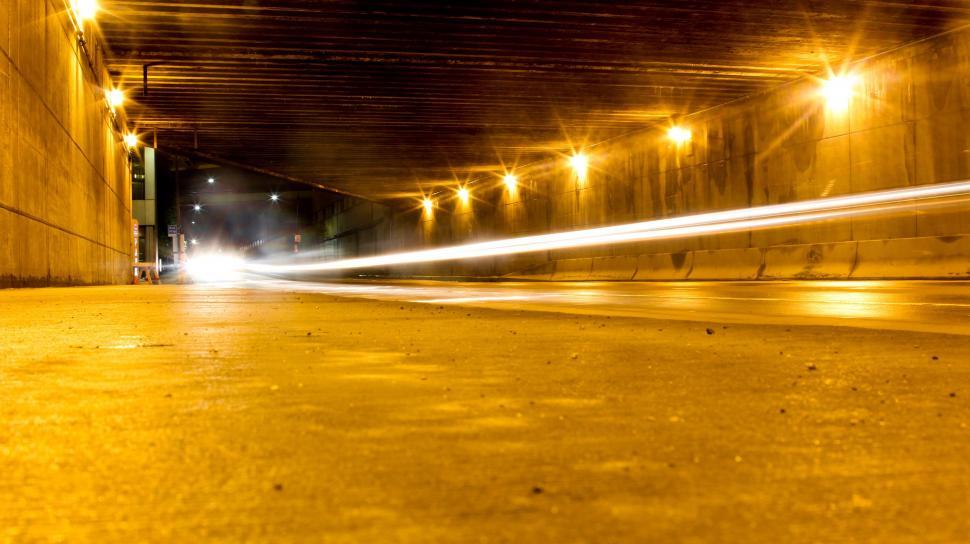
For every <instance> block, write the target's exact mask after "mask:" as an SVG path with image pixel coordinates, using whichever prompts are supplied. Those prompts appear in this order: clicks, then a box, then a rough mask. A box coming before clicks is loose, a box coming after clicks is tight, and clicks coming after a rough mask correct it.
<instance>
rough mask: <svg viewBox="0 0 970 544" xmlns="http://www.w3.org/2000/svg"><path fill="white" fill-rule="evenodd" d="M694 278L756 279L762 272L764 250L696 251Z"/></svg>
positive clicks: (692, 269) (692, 273)
mask: <svg viewBox="0 0 970 544" xmlns="http://www.w3.org/2000/svg"><path fill="white" fill-rule="evenodd" d="M693 254H694V263H693V267H692V268H691V271H690V275H689V276H688V278H689V279H692V280H754V279H758V276H759V275H760V274H761V267H762V263H763V262H764V252H763V250H762V249H760V248H739V249H712V250H698V251H694V252H693Z"/></svg>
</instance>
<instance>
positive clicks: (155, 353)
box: [0, 282, 970, 543]
mask: <svg viewBox="0 0 970 544" xmlns="http://www.w3.org/2000/svg"><path fill="white" fill-rule="evenodd" d="M255 287H256V285H255V284H249V287H248V288H244V287H242V286H241V285H238V284H237V285H235V286H230V287H226V286H211V285H188V286H175V285H162V286H148V285H141V286H122V287H91V288H69V289H35V290H8V291H0V308H2V310H3V311H0V542H35V541H39V542H98V543H104V542H240V541H251V542H308V543H309V542H314V543H315V542H337V543H342V542H420V543H425V542H449V543H451V542H454V543H466V542H567V543H568V542H588V543H599V542H613V543H621V542H744V543H747V542H796V543H798V542H914V543H915V542H920V543H924V542H940V543H944V542H945V543H950V542H966V541H970V517H968V516H967V515H966V514H967V511H968V508H970V465H968V464H967V462H966V460H967V457H968V455H970V429H968V425H970V338H967V336H965V331H964V330H963V328H962V327H963V324H962V323H961V322H960V319H961V316H965V304H964V302H965V300H966V295H965V294H964V293H963V291H964V290H965V289H966V286H965V284H957V283H953V284H949V283H931V284H910V283H906V284H902V283H878V284H835V285H832V286H828V285H827V284H823V283H811V284H743V285H741V284H699V283H698V284H693V283H692V284H638V285H624V284H565V285H545V284H543V285H538V284H521V285H517V284H501V285H497V284H442V285H437V284H430V283H424V282H419V283H394V284H377V283H359V282H353V283H339V284H327V285H310V284H285V285H282V284H276V285H270V284H262V285H260V286H259V287H260V288H255ZM332 293H338V294H340V295H342V296H339V297H338V296H334V295H333V294H332ZM348 295H353V296H348ZM375 299H376V300H375ZM550 309H551V310H554V312H548V311H533V310H550ZM846 324H849V325H858V324H863V325H866V326H861V327H859V326H848V327H847V326H841V325H846ZM831 325H836V326H831ZM944 330H946V331H947V333H943V332H941V331H944ZM930 331H932V332H930ZM950 333H957V334H950Z"/></svg>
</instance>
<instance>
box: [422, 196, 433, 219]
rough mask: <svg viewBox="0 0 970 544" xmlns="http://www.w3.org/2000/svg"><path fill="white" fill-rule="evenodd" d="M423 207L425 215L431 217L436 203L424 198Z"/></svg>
mask: <svg viewBox="0 0 970 544" xmlns="http://www.w3.org/2000/svg"><path fill="white" fill-rule="evenodd" d="M421 206H423V207H424V213H425V214H426V215H429V216H430V215H431V214H432V213H433V212H434V201H433V200H431V199H430V198H428V197H424V199H423V200H422V201H421Z"/></svg>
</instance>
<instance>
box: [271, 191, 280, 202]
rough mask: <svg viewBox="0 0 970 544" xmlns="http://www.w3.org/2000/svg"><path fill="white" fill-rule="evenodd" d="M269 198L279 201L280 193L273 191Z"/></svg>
mask: <svg viewBox="0 0 970 544" xmlns="http://www.w3.org/2000/svg"><path fill="white" fill-rule="evenodd" d="M269 199H270V200H272V201H273V202H279V201H280V195H278V194H276V193H273V194H271V195H269Z"/></svg>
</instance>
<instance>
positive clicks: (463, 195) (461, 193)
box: [458, 187, 471, 204]
mask: <svg viewBox="0 0 970 544" xmlns="http://www.w3.org/2000/svg"><path fill="white" fill-rule="evenodd" d="M470 197H471V193H470V192H469V191H468V188H466V187H461V188H459V189H458V200H461V203H462V204H468V199H469V198H470Z"/></svg>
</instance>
